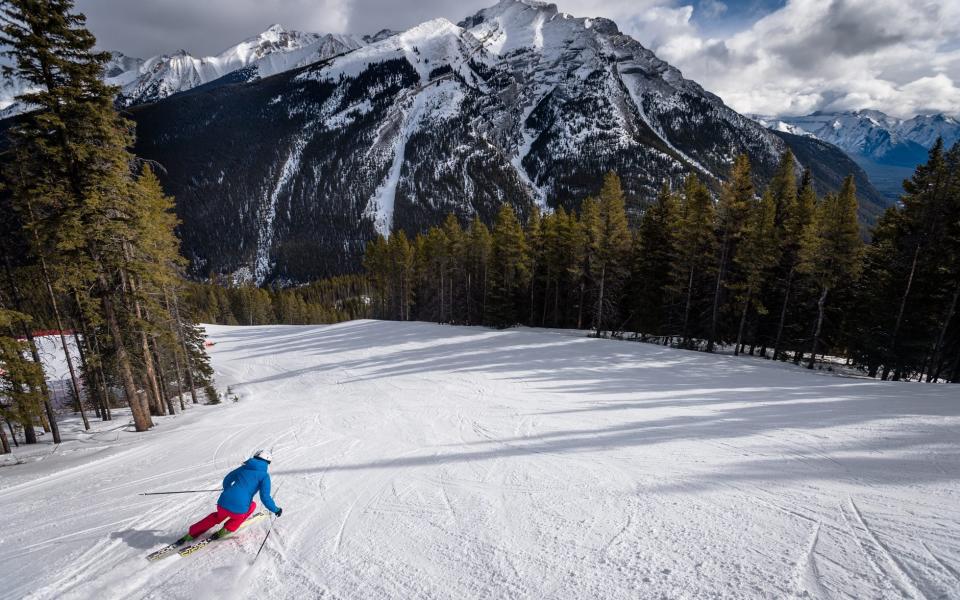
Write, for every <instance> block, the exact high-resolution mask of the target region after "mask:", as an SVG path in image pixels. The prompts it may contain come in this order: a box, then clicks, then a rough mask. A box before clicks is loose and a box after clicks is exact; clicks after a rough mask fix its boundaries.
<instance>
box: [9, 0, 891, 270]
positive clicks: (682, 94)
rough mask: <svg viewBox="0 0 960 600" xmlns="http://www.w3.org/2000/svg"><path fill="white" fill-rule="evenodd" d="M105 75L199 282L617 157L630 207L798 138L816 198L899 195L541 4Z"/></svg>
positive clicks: (568, 186)
mask: <svg viewBox="0 0 960 600" xmlns="http://www.w3.org/2000/svg"><path fill="white" fill-rule="evenodd" d="M107 75H108V77H109V79H110V81H111V82H114V83H117V84H118V85H120V86H121V91H120V96H119V98H118V102H119V103H120V104H122V105H124V106H125V107H128V108H127V110H128V112H129V115H130V116H131V117H132V118H133V119H134V120H135V121H136V122H137V145H136V148H135V151H136V152H137V154H138V155H140V156H143V157H145V158H148V159H151V160H154V161H156V162H158V163H159V164H160V165H162V167H163V169H161V170H160V176H161V179H162V181H163V184H164V187H165V189H166V190H167V191H168V193H171V194H172V195H174V196H176V198H177V212H178V215H179V217H180V219H181V220H182V222H183V225H182V226H181V229H180V235H181V239H182V242H183V251H184V254H185V255H186V256H187V257H188V258H189V259H190V260H191V262H192V268H193V273H194V274H195V275H196V276H198V277H204V276H207V275H209V274H211V273H220V274H229V275H232V276H233V277H234V279H236V280H238V281H244V280H246V281H253V282H256V283H258V284H263V283H270V282H276V283H283V284H286V283H297V282H303V281H309V280H312V279H316V278H318V277H323V276H327V275H333V274H338V273H343V272H350V271H354V270H356V269H357V268H358V266H359V262H360V258H361V256H362V253H363V249H364V247H365V244H366V242H367V241H369V240H370V239H372V238H373V237H374V236H375V235H377V234H378V233H384V234H385V233H388V232H392V231H397V230H405V231H407V232H408V233H414V232H418V231H421V230H422V229H424V228H425V227H428V226H430V225H434V224H439V223H441V222H442V221H443V219H444V218H445V217H446V215H447V214H449V213H451V212H452V213H455V214H457V215H458V216H459V217H460V218H461V219H464V220H466V219H469V218H472V217H473V216H479V217H480V218H482V219H483V220H485V221H487V222H491V221H492V220H493V217H494V215H495V214H496V211H497V210H498V208H499V207H500V206H501V205H502V204H503V203H505V202H506V203H509V204H511V205H513V206H514V207H515V208H516V210H517V211H518V212H519V213H520V214H521V215H525V214H528V213H529V211H530V210H532V208H533V206H535V205H539V206H541V207H546V208H553V207H557V206H564V207H566V208H568V209H577V208H578V207H579V205H580V202H582V200H583V199H584V198H585V197H586V196H588V195H590V194H594V193H596V192H597V190H598V189H599V187H600V183H601V181H602V178H603V176H604V174H605V173H607V172H609V171H615V172H617V173H618V174H619V175H620V177H621V179H622V180H623V185H624V190H625V193H626V195H627V201H628V209H629V211H630V212H631V215H633V216H634V217H635V216H637V215H638V214H639V211H640V210H641V208H642V206H643V205H644V204H645V203H646V202H648V201H650V200H652V199H653V198H654V197H655V196H656V193H657V190H658V189H659V187H660V186H661V184H662V182H663V181H665V180H666V181H669V182H671V183H672V184H673V185H675V186H676V185H680V183H681V182H682V180H683V178H684V177H686V175H687V174H689V173H696V174H697V175H698V176H699V177H701V178H702V179H703V180H704V181H705V182H706V183H707V185H708V186H710V188H711V189H713V190H714V191H717V190H719V187H720V184H721V182H722V181H723V179H725V178H726V176H727V174H728V171H729V167H730V164H731V163H732V160H733V156H734V155H735V154H737V153H741V152H745V153H747V154H748V155H749V156H750V159H751V163H752V165H753V169H754V176H755V179H756V183H757V184H758V185H760V186H762V185H765V183H766V182H767V181H768V180H769V178H770V177H771V175H772V174H773V172H774V170H775V168H776V165H777V163H778V161H779V158H780V156H781V154H782V153H783V152H784V151H785V150H786V149H787V148H791V149H793V152H794V154H795V156H796V157H797V163H796V169H797V171H798V173H799V172H800V170H802V169H803V168H810V169H811V170H812V172H813V175H814V179H815V184H816V185H817V187H818V191H819V192H820V193H825V192H826V191H828V190H831V189H836V188H837V187H839V185H840V182H841V180H842V178H843V177H845V176H846V175H848V174H851V173H852V174H853V175H854V177H855V178H856V181H857V188H858V194H859V200H860V216H861V218H862V220H863V221H864V223H870V222H872V221H873V220H874V219H875V218H876V216H877V215H878V214H879V213H880V211H882V210H883V208H884V207H885V206H886V204H887V201H886V200H885V199H884V198H883V196H882V195H881V194H880V193H879V192H878V191H877V190H876V189H875V188H874V187H873V185H872V184H871V183H870V181H869V179H868V178H867V176H866V174H865V173H864V171H863V170H862V169H861V168H860V167H858V166H857V164H856V163H855V162H854V161H853V160H851V159H850V158H849V157H848V156H847V155H846V154H844V152H843V151H841V150H839V149H838V148H837V147H835V146H833V145H831V144H829V143H826V142H823V141H820V140H817V139H814V138H813V137H810V136H805V135H792V134H790V133H787V132H782V131H771V130H768V129H767V128H765V127H763V126H761V125H760V124H758V123H757V122H755V121H753V120H752V119H750V118H747V117H745V116H743V115H741V114H739V113H737V112H735V111H734V110H732V109H730V108H729V107H728V106H726V105H725V104H724V103H723V101H722V100H721V99H720V98H719V97H717V96H715V95H714V94H711V93H710V92H708V91H706V90H704V89H703V88H702V87H701V86H700V85H698V84H697V83H696V82H694V81H691V80H689V79H686V78H684V77H683V75H682V74H681V73H680V71H679V70H677V69H676V68H674V67H673V66H671V65H669V64H667V63H666V62H664V61H662V60H660V59H659V58H657V57H656V56H655V54H654V53H653V52H651V51H650V50H648V49H647V48H645V47H643V46H642V45H641V44H640V43H639V42H637V41H636V40H634V39H633V38H631V37H629V36H627V35H625V34H623V33H622V32H620V30H619V29H618V28H617V26H616V24H615V23H613V22H612V21H609V20H607V19H599V18H577V17H573V16H571V15H569V14H566V13H563V12H560V11H559V10H558V9H557V7H556V6H555V5H553V4H547V3H543V2H537V1H535V0H502V1H501V2H499V3H498V4H497V5H495V6H492V7H490V8H487V9H484V10H481V11H479V12H478V13H476V14H474V15H472V16H470V17H467V18H466V19H464V20H463V21H461V22H460V23H457V24H455V23H452V22H450V21H448V20H446V19H434V20H431V21H427V22H425V23H422V24H420V25H417V26H416V27H412V28H410V29H408V30H406V31H404V32H401V33H396V32H393V31H383V32H380V33H378V34H376V35H373V36H362V37H358V36H335V35H320V34H305V33H300V32H289V31H285V30H283V29H282V28H281V27H279V26H275V27H271V28H270V29H268V30H267V31H266V32H264V33H263V34H261V35H259V36H256V37H254V38H251V39H249V40H246V41H244V42H242V43H240V44H238V45H237V46H234V47H233V48H231V49H229V50H227V51H225V52H223V53H221V54H220V55H218V56H216V57H208V58H195V57H192V56H190V55H189V54H187V53H185V52H178V53H174V54H171V55H164V56H160V57H154V58H152V59H149V60H145V61H138V60H137V59H130V58H128V57H122V56H120V55H115V56H114V61H113V63H111V68H110V71H109V72H108V74H107ZM8 83H10V82H8ZM0 87H2V89H4V90H6V89H8V87H5V86H0ZM9 87H10V89H12V88H14V87H16V86H15V84H13V83H10V86H9ZM0 127H2V125H0Z"/></svg>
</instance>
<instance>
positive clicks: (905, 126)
mask: <svg viewBox="0 0 960 600" xmlns="http://www.w3.org/2000/svg"><path fill="white" fill-rule="evenodd" d="M754 118H756V119H757V121H758V122H759V123H761V124H762V125H764V126H766V127H769V128H771V129H773V130H775V131H783V132H787V133H791V134H794V135H800V136H812V137H815V138H817V139H819V140H823V141H825V142H829V143H831V144H834V145H836V146H838V147H839V148H841V149H842V150H843V151H844V152H846V153H847V154H848V155H850V156H851V157H852V158H853V159H854V160H856V161H857V163H858V164H860V166H862V167H863V168H864V170H865V171H866V172H867V174H868V175H869V176H870V179H871V181H872V182H873V184H874V185H875V186H876V187H877V189H879V190H880V191H881V193H883V194H884V196H886V197H887V198H889V199H891V200H892V201H895V200H896V199H897V198H898V197H899V196H900V194H901V193H902V191H903V190H902V186H901V183H902V181H903V179H904V178H907V177H909V176H910V174H911V173H912V172H913V169H914V168H915V167H916V166H917V165H918V164H921V163H923V162H926V160H927V154H928V152H929V150H930V148H931V147H932V146H933V144H934V142H936V140H937V138H938V137H940V138H943V141H944V144H946V146H947V147H948V148H949V147H950V146H952V145H953V144H955V143H956V142H957V141H958V140H960V120H958V119H956V118H954V117H950V116H947V115H944V114H934V115H918V116H916V117H913V118H911V119H898V118H895V117H891V116H889V115H886V114H884V113H882V112H880V111H878V110H855V111H846V112H834V113H828V112H815V113H813V114H811V115H807V116H805V117H763V116H755V117H754Z"/></svg>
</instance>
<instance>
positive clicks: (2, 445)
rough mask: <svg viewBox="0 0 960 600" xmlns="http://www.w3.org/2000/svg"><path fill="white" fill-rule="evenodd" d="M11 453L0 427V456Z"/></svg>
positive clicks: (8, 443)
mask: <svg viewBox="0 0 960 600" xmlns="http://www.w3.org/2000/svg"><path fill="white" fill-rule="evenodd" d="M11 452H13V450H11V449H10V442H9V440H7V432H6V431H4V430H3V427H0V454H10V453H11Z"/></svg>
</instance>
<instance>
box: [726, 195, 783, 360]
mask: <svg viewBox="0 0 960 600" xmlns="http://www.w3.org/2000/svg"><path fill="white" fill-rule="evenodd" d="M771 187H772V186H771ZM773 194H774V192H773V189H768V190H767V191H766V193H764V195H763V197H762V198H761V199H760V201H759V202H756V201H754V202H752V203H751V206H750V213H749V215H748V216H747V223H746V225H745V226H744V228H743V234H742V239H741V240H740V244H739V245H738V246H737V251H736V255H735V256H734V259H733V260H734V262H735V263H736V265H737V266H738V267H739V268H740V272H741V274H742V276H743V279H742V280H741V281H740V282H739V283H738V284H736V285H735V286H734V289H735V290H736V291H737V300H738V302H739V303H740V306H741V308H740V325H739V327H738V328H737V342H736V345H735V347H734V355H739V354H740V351H741V350H740V346H741V345H742V344H743V335H744V329H745V327H746V323H747V315H748V313H749V311H750V308H751V304H753V305H754V309H755V310H756V311H757V313H758V314H764V313H765V312H766V307H765V306H763V304H762V303H757V302H755V298H756V295H757V293H758V292H759V291H760V289H761V287H762V286H763V282H764V281H765V279H766V278H767V276H768V274H769V271H770V269H772V268H773V267H774V266H775V265H776V264H777V262H778V261H779V258H780V252H779V250H780V249H779V247H778V243H777V242H778V239H777V230H776V216H777V203H776V201H775V200H774V195H773Z"/></svg>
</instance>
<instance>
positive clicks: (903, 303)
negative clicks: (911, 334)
mask: <svg viewBox="0 0 960 600" xmlns="http://www.w3.org/2000/svg"><path fill="white" fill-rule="evenodd" d="M919 257H920V244H917V247H916V248H915V249H914V251H913V262H912V263H911V264H910V275H909V276H908V277H907V287H906V289H904V290H903V296H901V297H900V308H899V310H898V311H897V320H896V321H895V322H894V324H893V332H892V333H891V334H890V347H889V349H888V350H887V358H886V360H884V361H883V363H884V364H883V376H882V379H886V378H887V375H888V374H889V373H890V369H891V367H893V366H894V365H895V364H896V363H898V362H899V359H898V358H897V337H899V335H900V325H901V323H903V314H904V312H905V311H906V308H907V296H909V295H910V288H912V287H913V277H914V275H915V274H916V271H917V260H918V259H919Z"/></svg>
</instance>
